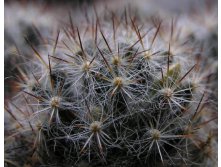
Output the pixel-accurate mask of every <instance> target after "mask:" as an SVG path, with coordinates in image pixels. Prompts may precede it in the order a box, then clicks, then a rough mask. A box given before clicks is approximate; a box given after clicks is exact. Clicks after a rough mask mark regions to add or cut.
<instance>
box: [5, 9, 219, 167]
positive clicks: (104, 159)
mask: <svg viewBox="0 0 221 167" xmlns="http://www.w3.org/2000/svg"><path fill="white" fill-rule="evenodd" d="M95 13H96V12H95ZM119 15H120V16H117V15H114V14H113V13H108V14H106V15H105V16H104V17H101V16H98V15H97V13H96V14H95V16H94V17H91V18H92V19H91V18H87V20H88V22H86V23H84V22H83V23H78V24H76V25H75V24H74V23H73V22H72V18H71V17H70V22H69V24H68V25H66V26H65V27H64V28H63V29H61V30H60V31H59V32H58V34H57V37H56V38H55V40H54V41H53V42H49V43H48V45H47V46H46V47H45V48H42V50H40V51H38V50H37V49H36V48H35V47H34V46H32V44H30V46H31V48H32V49H33V51H34V54H35V58H33V60H31V61H28V62H27V63H26V64H25V67H22V68H18V71H19V73H20V74H19V75H18V76H17V79H18V81H19V82H18V85H19V86H20V88H21V92H19V93H18V94H17V96H16V97H15V98H14V99H13V101H12V102H10V103H9V104H8V105H7V106H6V107H5V110H6V111H7V113H8V114H9V115H10V116H11V118H10V119H14V120H16V121H15V124H14V125H10V127H13V126H14V127H13V128H12V130H7V132H6V134H7V137H6V138H5V143H6V145H5V155H6V156H5V164H6V165H7V166H24V165H26V166H28V165H29V166H40V165H46V166H59V167H60V166H65V167H67V166H79V167H85V166H110V167H112V166H116V167H118V166H122V167H130V166H131V167H135V166H197V165H199V166H214V165H216V162H217V159H216V139H215V137H214V136H216V134H215V131H214V130H213V129H212V130H211V131H210V132H208V130H207V128H208V127H207V125H208V124H209V123H211V122H214V120H215V119H216V118H217V117H216V115H215V114H214V115H212V114H210V115H212V116H210V117H205V113H207V112H209V111H208V110H206V111H205V109H204V106H205V104H208V102H209V101H208V100H207V98H206V97H207V95H208V94H209V93H210V91H209V88H208V86H207V85H208V80H207V78H208V76H209V75H210V71H208V69H207V71H206V72H205V71H203V70H204V69H200V67H201V62H200V61H198V57H197V55H195V53H196V52H195V51H197V48H194V47H193V46H192V45H191V43H187V42H186V43H185V41H184V40H183V39H180V38H179V33H181V32H182V31H181V32H180V31H176V26H175V24H174V21H173V19H172V20H169V21H168V20H167V21H165V20H158V19H153V20H152V21H149V20H148V22H143V21H142V19H139V18H137V17H136V15H133V14H132V13H130V12H128V10H125V11H124V12H123V14H119ZM168 23H169V24H168ZM211 112H212V111H211ZM14 120H12V121H10V123H11V122H14ZM6 126H7V125H6ZM11 134H12V135H11ZM11 147H13V148H11ZM16 147H17V149H16Z"/></svg>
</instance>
